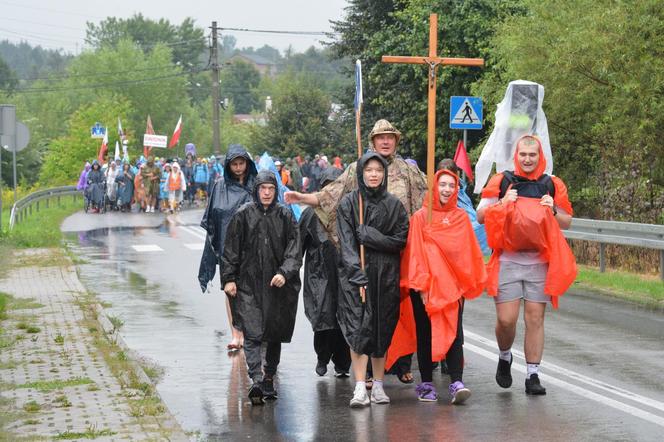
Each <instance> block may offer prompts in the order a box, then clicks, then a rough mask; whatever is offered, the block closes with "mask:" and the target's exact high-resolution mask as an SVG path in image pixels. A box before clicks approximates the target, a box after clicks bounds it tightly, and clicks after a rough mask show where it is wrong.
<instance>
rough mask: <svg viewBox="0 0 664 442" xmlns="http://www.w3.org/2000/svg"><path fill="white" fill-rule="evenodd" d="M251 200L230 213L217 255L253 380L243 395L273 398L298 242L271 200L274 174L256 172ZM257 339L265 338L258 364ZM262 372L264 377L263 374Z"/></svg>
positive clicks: (291, 309)
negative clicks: (263, 361)
mask: <svg viewBox="0 0 664 442" xmlns="http://www.w3.org/2000/svg"><path fill="white" fill-rule="evenodd" d="M253 197H254V201H253V202H251V203H247V204H245V205H244V206H242V207H241V208H240V209H239V210H238V211H237V213H235V215H233V217H232V219H231V222H230V224H229V225H228V230H227V231H226V243H225V245H224V252H223V255H222V265H221V281H222V283H223V287H224V291H225V292H226V294H227V295H229V296H232V297H234V298H235V302H236V303H235V310H234V311H233V318H234V319H237V321H235V323H236V324H239V325H240V327H241V329H242V332H243V333H244V355H245V358H246V360H247V366H248V371H249V376H250V377H251V379H252V381H253V385H252V386H251V389H250V390H249V398H250V399H251V402H252V403H253V404H262V403H263V397H264V396H265V397H266V398H269V399H276V397H277V393H276V390H275V389H274V383H273V379H274V375H275V374H276V372H277V366H278V365H279V360H280V356H281V343H282V342H290V340H291V337H292V336H293V328H294V327H295V315H296V313H297V297H298V293H299V291H300V267H301V266H302V258H301V255H300V241H299V234H298V230H297V225H296V223H295V218H294V216H293V214H292V212H291V211H290V209H288V208H287V207H286V206H283V205H281V204H279V203H278V202H277V179H276V177H275V176H274V174H273V173H272V172H270V171H268V170H263V171H261V172H260V173H259V174H258V175H257V177H256V182H255V185H254V193H253ZM262 343H267V349H266V352H265V363H264V364H263V367H262V368H261V363H262V356H261V347H262ZM263 375H264V376H263Z"/></svg>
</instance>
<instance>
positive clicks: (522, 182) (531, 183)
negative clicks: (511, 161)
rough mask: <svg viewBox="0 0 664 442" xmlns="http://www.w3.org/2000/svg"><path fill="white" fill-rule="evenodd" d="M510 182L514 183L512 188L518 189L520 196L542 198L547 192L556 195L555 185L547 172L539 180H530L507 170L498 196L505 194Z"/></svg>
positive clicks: (552, 195)
mask: <svg viewBox="0 0 664 442" xmlns="http://www.w3.org/2000/svg"><path fill="white" fill-rule="evenodd" d="M510 184H511V185H512V189H516V191H517V193H518V194H519V196H525V197H528V198H541V197H542V196H544V195H547V194H548V195H551V197H555V196H556V188H555V186H554V185H553V180H552V179H551V176H550V175H547V174H544V175H542V176H541V177H539V178H538V179H537V180H529V179H527V178H524V177H522V176H519V175H515V174H514V172H510V171H509V170H506V171H504V172H503V179H502V181H501V182H500V193H499V194H498V198H502V197H504V196H505V193H506V192H507V189H508V188H509V187H510Z"/></svg>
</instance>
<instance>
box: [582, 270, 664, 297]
mask: <svg viewBox="0 0 664 442" xmlns="http://www.w3.org/2000/svg"><path fill="white" fill-rule="evenodd" d="M576 284H577V286H578V287H583V288H587V289H591V290H596V291H599V292H601V293H604V294H608V295H610V296H613V297H616V298H621V299H627V300H629V301H634V302H638V303H640V304H645V305H650V306H660V307H661V306H662V305H664V282H663V281H661V280H660V279H659V277H657V276H647V275H637V274H634V273H627V272H621V271H616V270H607V271H606V272H604V273H601V272H600V271H599V270H598V269H597V268H594V267H590V266H585V265H579V274H578V276H577V278H576Z"/></svg>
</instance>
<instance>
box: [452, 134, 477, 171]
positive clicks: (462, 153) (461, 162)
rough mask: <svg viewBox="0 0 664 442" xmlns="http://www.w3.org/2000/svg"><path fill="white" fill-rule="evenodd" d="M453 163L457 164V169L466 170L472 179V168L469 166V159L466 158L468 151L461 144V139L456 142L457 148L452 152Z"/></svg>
mask: <svg viewBox="0 0 664 442" xmlns="http://www.w3.org/2000/svg"><path fill="white" fill-rule="evenodd" d="M454 163H455V164H456V165H457V166H459V169H461V170H463V171H464V172H466V175H468V178H469V179H470V180H471V181H473V168H472V167H471V166H470V159H469V158H468V152H466V146H464V145H463V141H461V140H459V143H458V144H457V149H456V152H455V154H454Z"/></svg>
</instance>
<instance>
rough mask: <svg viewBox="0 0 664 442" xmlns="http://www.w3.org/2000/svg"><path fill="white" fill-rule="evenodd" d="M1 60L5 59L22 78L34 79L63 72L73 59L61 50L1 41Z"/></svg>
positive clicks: (23, 42)
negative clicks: (51, 73)
mask: <svg viewBox="0 0 664 442" xmlns="http://www.w3.org/2000/svg"><path fill="white" fill-rule="evenodd" d="M0 58H3V59H4V60H5V61H6V62H7V64H8V65H9V66H11V67H12V70H13V71H14V72H15V73H16V75H17V76H18V77H20V78H22V79H23V78H34V77H39V76H43V75H44V74H47V73H49V72H61V71H63V70H64V68H65V67H66V66H67V64H68V63H69V61H70V60H71V59H72V58H73V57H72V56H71V55H68V54H65V53H64V51H61V50H57V51H56V50H52V49H44V48H42V47H41V46H35V47H33V46H31V45H30V44H29V43H27V42H25V41H22V42H20V43H14V42H11V41H9V40H2V41H0Z"/></svg>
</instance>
